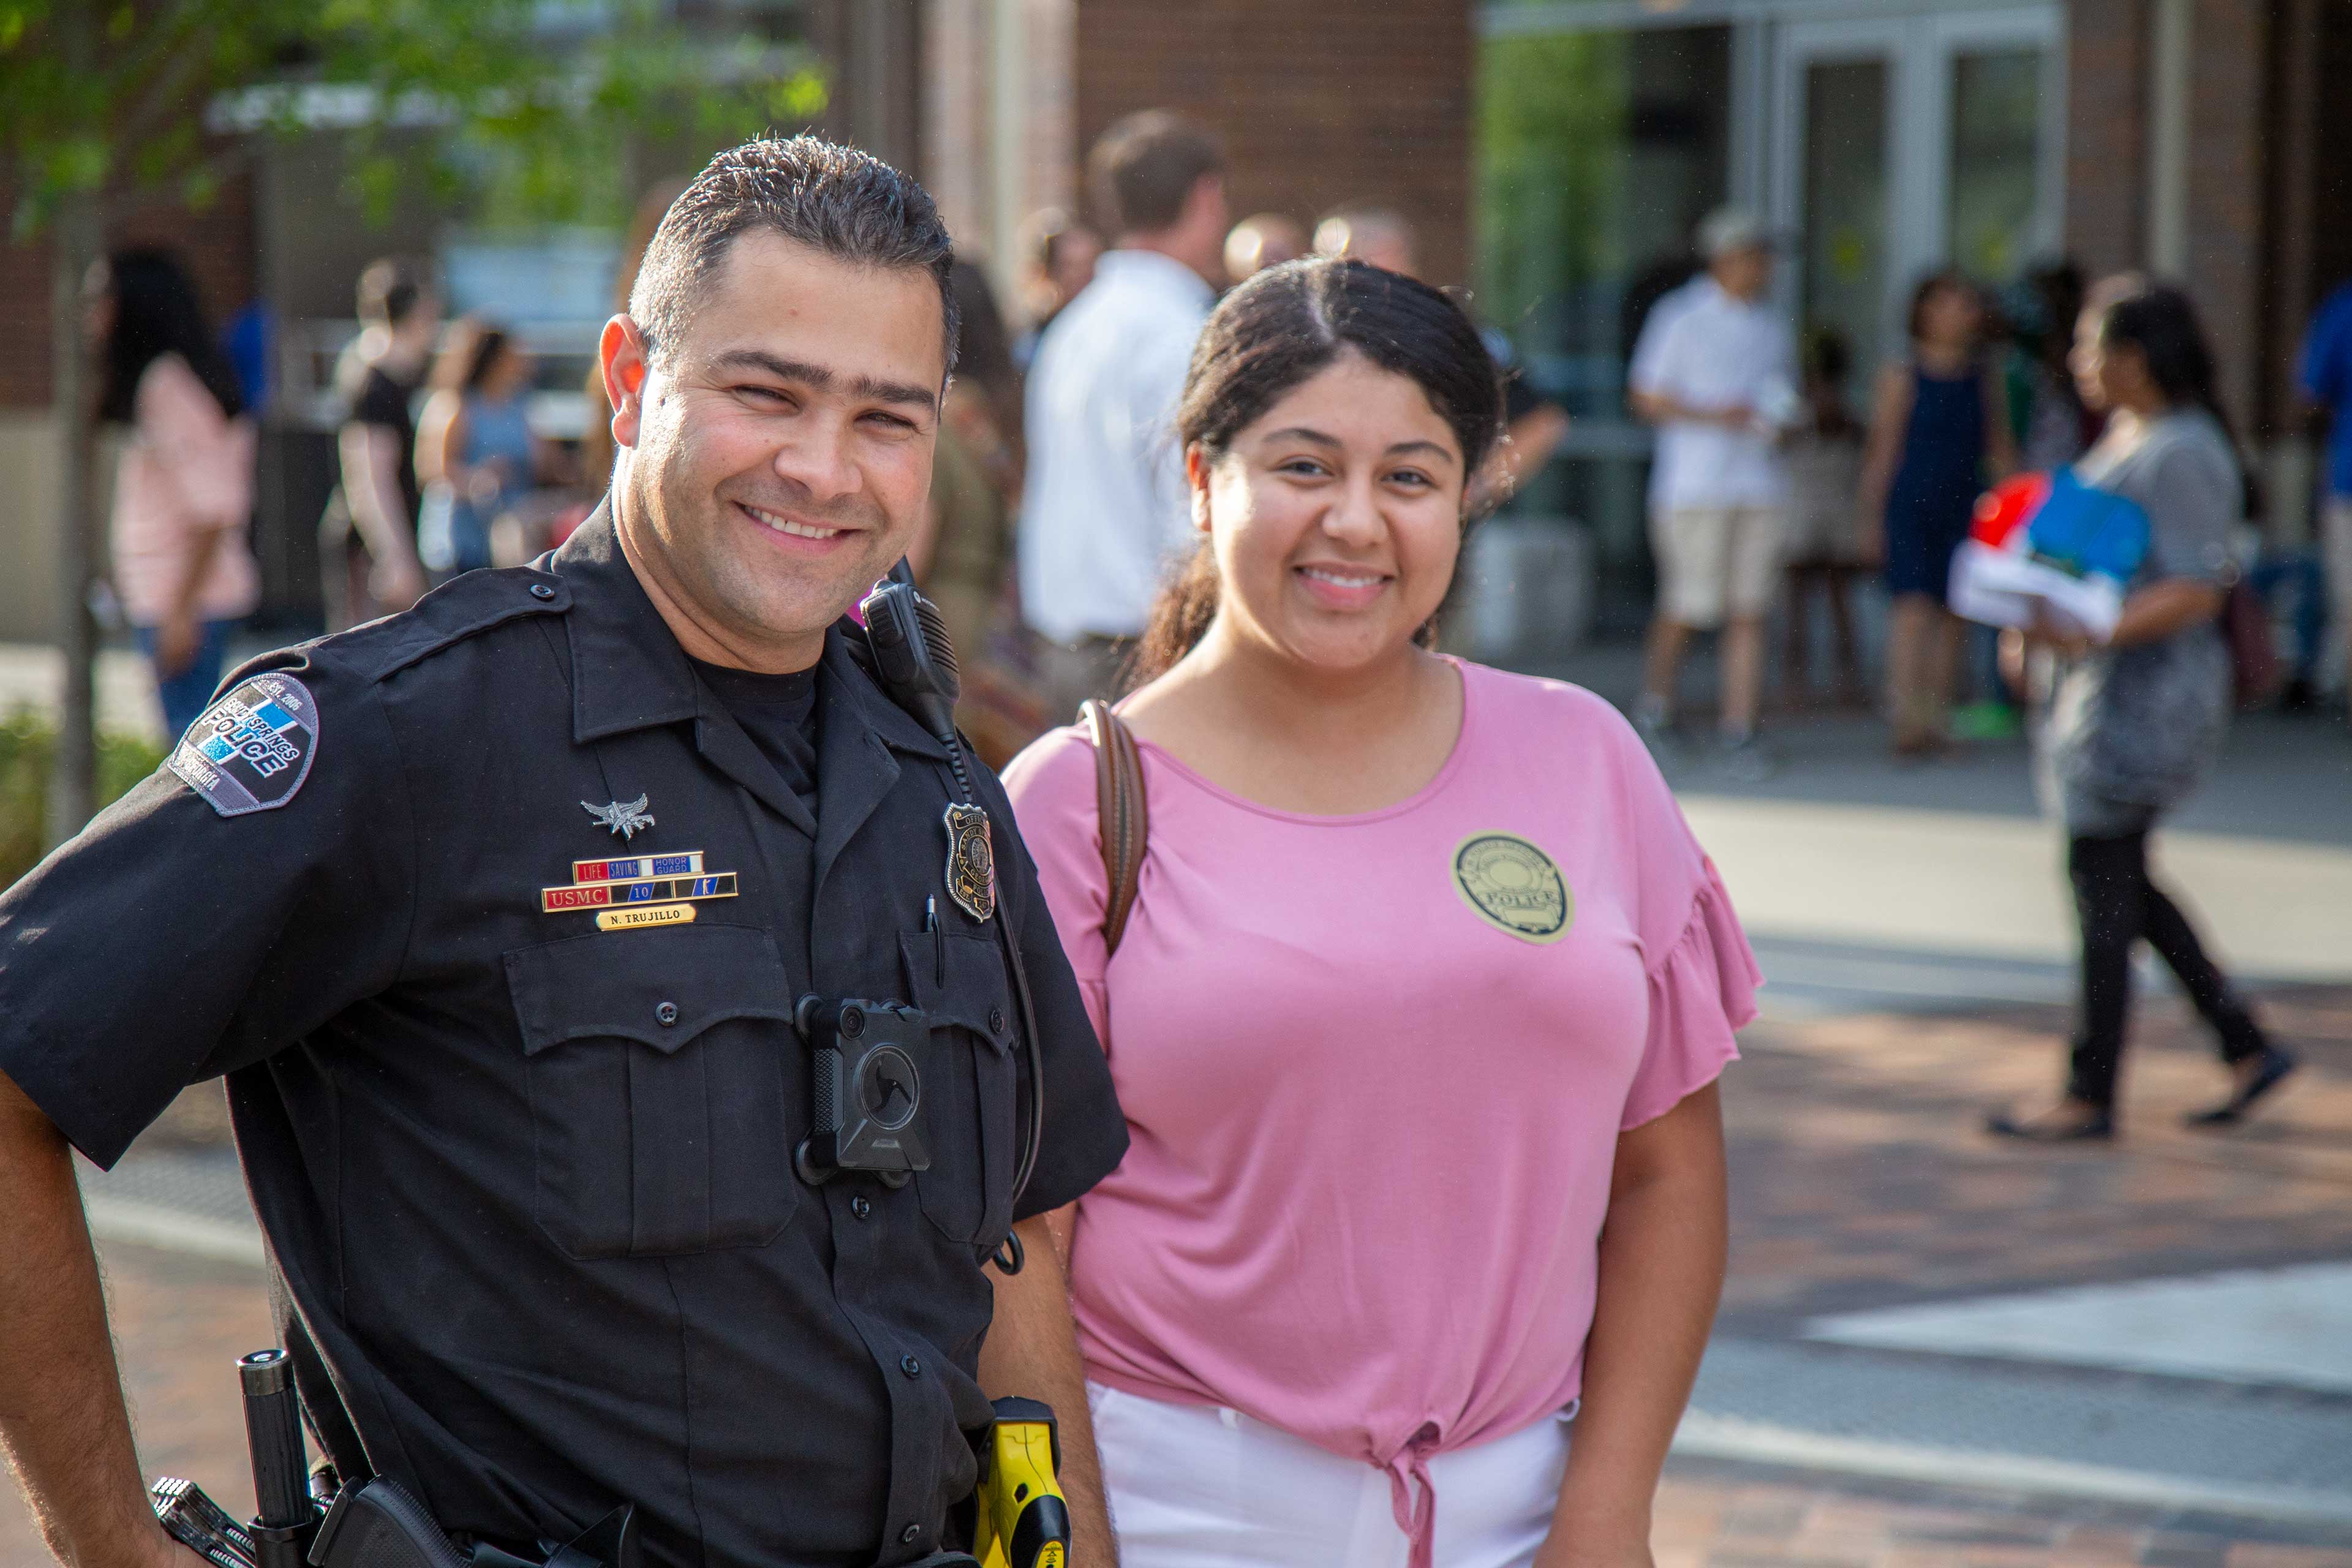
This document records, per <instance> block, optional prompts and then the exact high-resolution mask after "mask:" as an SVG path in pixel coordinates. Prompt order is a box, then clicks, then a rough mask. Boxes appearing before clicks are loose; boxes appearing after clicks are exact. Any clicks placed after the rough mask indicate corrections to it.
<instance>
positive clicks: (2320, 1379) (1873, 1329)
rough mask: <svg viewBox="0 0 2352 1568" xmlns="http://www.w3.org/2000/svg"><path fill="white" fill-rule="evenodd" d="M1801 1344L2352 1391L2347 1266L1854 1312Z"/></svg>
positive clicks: (1826, 1321) (1810, 1330)
mask: <svg viewBox="0 0 2352 1568" xmlns="http://www.w3.org/2000/svg"><path fill="white" fill-rule="evenodd" d="M1805 1337H1806V1338H1807V1339H1811V1340H1826V1341H1830V1342H1833V1343H1836V1344H1843V1345H1867V1346H1871V1347H1873V1348H1875V1349H1879V1350H1897V1351H1927V1352H1934V1353H1937V1354H1941V1355H1984V1356H2000V1357H2004V1358H2007V1359H2009V1360H2012V1361H2041V1362H2061V1363H2066V1364H2068V1365H2072V1366H2095V1367H2107V1368H2112V1369H2116V1370H2118V1371H2124V1372H2156V1373H2170V1374H2172V1375H2174V1376H2177V1377H2210V1378H2220V1379H2223V1380H2226V1381H2229V1382H2233V1383H2255V1384H2284V1385H2285V1386H2288V1387H2294V1388H2310V1389H2317V1390H2320V1391H2322V1392H2325V1393H2331V1394H2343V1393H2352V1263H2305V1264H2297V1265H2294V1266H2293V1267H2291V1268H2245V1269H2232V1270H2231V1271H2229V1272H2227V1273H2218V1274H2200V1275H2189V1276H2182V1277H2179V1278H2174V1279H2143V1280H2138V1281H2136V1282H2134V1283H2131V1284H2126V1285H2091V1286H2074V1287H2069V1288H2067V1289H2063V1290H2034V1291H2030V1292H2026V1293H2023V1294H2020V1295H2014V1296H1990V1297H1983V1298H1979V1299H1978V1300H1967V1301H1944V1302H1937V1303H1932V1304H1928V1305H1923V1306H1915V1307H1889V1308H1883V1309H1881V1310H1876V1311H1870V1312H1848V1313H1843V1314H1840V1315H1838V1316H1834V1317H1824V1318H1815V1319H1814V1320H1813V1321H1811V1322H1810V1323H1808V1324H1807V1325H1806V1327H1805Z"/></svg>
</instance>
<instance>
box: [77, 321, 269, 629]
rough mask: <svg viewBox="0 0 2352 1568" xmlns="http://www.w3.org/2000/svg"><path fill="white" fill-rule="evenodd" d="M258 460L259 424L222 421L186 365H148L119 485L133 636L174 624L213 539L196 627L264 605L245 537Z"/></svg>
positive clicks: (122, 589)
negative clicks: (201, 548) (177, 603)
mask: <svg viewBox="0 0 2352 1568" xmlns="http://www.w3.org/2000/svg"><path fill="white" fill-rule="evenodd" d="M253 457H254V434H253V421H251V420H250V419H246V418H236V419H231V418H228V417H227V416H225V415H223V414H222V412H221V405H220V403H219V401H218V400H217V399H215V397H214V396H213V395H212V393H211V392H210V391H208V390H207V389H206V388H205V384H204V383H203V382H202V381H200V380H198V379H197V377H196V373H195V372H194V371H193V370H191V369H189V368H188V362H187V361H185V360H184V359H182V358H181V357H180V356H179V355H177V354H159V355H157V356H156V357H155V359H154V360H153V361H152V363H149V365H148V366H147V369H146V372H145V374H142V375H141V376H140V378H139V391H138V394H137V396H136V398H135V399H134V405H133V416H132V424H131V432H130V439H129V440H128V441H127V442H126V443H125V445H124V446H123V448H122V458H121V466H120V467H119V468H117V469H116V470H115V479H114V521H113V527H112V531H111V540H112V546H113V552H114V590H115V592H116V593H117V594H118V595H121V599H122V610H123V614H124V615H126V616H129V617H130V619H131V624H132V625H133V626H158V625H161V624H162V623H163V620H164V619H165V618H166V617H167V616H170V614H171V611H172V605H173V599H174V597H175V596H176V595H178V593H179V591H180V584H182V583H183V582H184V580H185V579H186V576H187V570H188V557H189V554H190V552H192V551H193V550H194V548H195V546H196V545H197V543H198V542H201V541H202V539H203V538H204V536H205V534H206V533H209V532H215V531H217V532H219V533H221V534H222V536H223V537H222V539H221V542H220V543H219V545H218V546H217V547H215V550H214V551H213V557H212V561H211V563H209V564H208V565H207V566H206V567H205V575H204V580H203V582H202V583H201V584H198V586H197V589H196V605H195V609H196V618H197V619H198V620H204V621H228V620H235V619H236V618H237V617H238V616H244V615H248V614H250V613H251V612H252V610H253V607H254V605H257V604H258V603H259V602H260V599H261V573H260V570H259V568H257V566H256V565H255V564H254V560H253V550H252V547H251V546H249V545H248V544H247V542H246V533H245V531H246V523H247V519H248V517H249V516H250V515H251V513H252V510H253Z"/></svg>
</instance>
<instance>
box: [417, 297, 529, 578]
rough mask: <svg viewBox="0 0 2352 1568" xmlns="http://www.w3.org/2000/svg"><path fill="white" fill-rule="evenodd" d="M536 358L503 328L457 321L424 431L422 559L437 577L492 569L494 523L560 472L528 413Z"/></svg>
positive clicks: (420, 457)
mask: <svg viewBox="0 0 2352 1568" xmlns="http://www.w3.org/2000/svg"><path fill="white" fill-rule="evenodd" d="M530 376H531V364H530V355H529V354H527V353H524V352H523V350H522V347H521V345H520V344H519V343H517V342H515V341H514V335H513V334H512V333H511V332H509V331H506V330H505V329H504V328H502V327H496V326H492V325H490V324H489V323H488V322H486V321H472V320H467V321H460V322H458V323H457V331H456V332H455V333H454V334H452V336H451V338H450V342H449V346H448V347H447V348H445V349H443V350H442V351H441V358H440V361H439V363H436V365H435V366H434V369H433V395H432V396H431V397H429V398H427V399H426V400H425V416H424V417H423V418H422V419H420V420H418V421H417V424H416V479H417V482H418V485H419V486H420V487H421V489H422V490H423V494H424V504H423V507H422V509H421V510H420V513H419V516H418V518H417V525H416V552H417V555H418V556H419V558H420V559H422V560H423V561H424V563H425V569H426V570H427V571H430V572H432V573H433V574H435V576H436V580H438V579H446V578H449V577H454V576H456V575H457V574H458V573H460V572H471V571H474V570H476V569H477V568H478V567H483V566H488V565H489V564H491V560H490V555H491V552H490V525H491V523H492V522H494V521H496V520H497V519H498V517H499V514H500V513H501V512H503V511H505V510H507V509H508V508H509V507H511V506H512V505H514V503H515V502H516V501H517V500H520V499H521V498H522V496H523V495H524V494H525V493H527V492H528V491H529V490H530V489H531V488H532V486H533V485H535V484H537V483H538V482H539V481H540V480H541V479H545V478H548V477H550V476H551V474H552V473H553V471H554V469H555V467H556V461H557V459H556V453H555V450H554V447H553V445H552V444H551V443H550V442H548V441H545V440H542V439H541V437H538V436H536V435H533V434H532V433H531V428H530V421H529V419H528V418H526V417H525V414H524V406H523V405H524V399H525V397H526V395H528V394H529V393H530Z"/></svg>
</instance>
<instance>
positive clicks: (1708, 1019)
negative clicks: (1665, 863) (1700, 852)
mask: <svg viewBox="0 0 2352 1568" xmlns="http://www.w3.org/2000/svg"><path fill="white" fill-rule="evenodd" d="M1701 866H1702V870H1703V873H1704V874H1703V876H1702V878H1701V880H1700V882H1699V889H1698V895H1697V897H1696V899H1694V900H1692V901H1691V905H1690V910H1689V914H1688V918H1687V920H1686V921H1685V924H1684V926H1683V931H1682V935H1681V936H1679V937H1677V938H1676V939H1675V942H1674V944H1673V945H1672V946H1670V947H1669V948H1667V949H1666V951H1665V952H1664V954H1663V955H1662V956H1661V957H1660V958H1659V959H1658V960H1657V961H1656V962H1654V963H1652V964H1651V965H1650V968H1649V984H1650V1031H1649V1036H1648V1038H1647V1039H1646V1040H1645V1041H1644V1042H1643V1047H1642V1064H1641V1066H1640V1067H1639V1068H1636V1069H1635V1071H1634V1074H1633V1088H1632V1089H1629V1090H1628V1091H1627V1092H1626V1096H1625V1114H1624V1118H1623V1120H1622V1121H1620V1122H1619V1123H1618V1126H1619V1129H1620V1130H1621V1131H1630V1130H1631V1129H1633V1128H1635V1127H1639V1126H1641V1125H1642V1124H1643V1122H1645V1121H1654V1120H1656V1119H1657V1118H1658V1117H1661V1116H1664V1114H1665V1113H1666V1112H1667V1111H1669V1110H1673V1109H1674V1108H1675V1106H1676V1105H1679V1104H1680V1103H1682V1101H1683V1100H1684V1099H1685V1097H1687V1096H1689V1095H1690V1094H1692V1093H1694V1092H1696V1090H1698V1089H1704V1088H1706V1086H1707V1085H1708V1084H1710V1083H1713V1082H1714V1081H1715V1080H1716V1079H1717V1077H1719V1076H1721V1074H1722V1072H1723V1069H1724V1068H1725V1067H1726V1066H1727V1065H1728V1064H1730V1063H1731V1062H1732V1061H1734V1060H1735V1059H1737V1058H1738V1055H1739V1047H1738V1044H1737V1042H1735V1041H1734V1040H1733V1038H1732V1034H1733V1031H1735V1030H1737V1029H1738V1028H1740V1027H1741V1026H1744V1025H1746V1024H1747V1023H1748V1021H1749V1020H1750V1019H1752V1018H1754V1017H1755V1016H1756V988H1757V987H1758V986H1759V985H1761V984H1764V973H1763V971H1761V970H1759V968H1757V966H1756V954H1755V953H1754V952H1751V951H1750V950H1749V948H1748V937H1747V934H1746V933H1745V932H1743V931H1741V930H1740V929H1739V917H1738V915H1737V914H1735V913H1734V912H1733V911H1732V908H1731V895H1730V894H1729V893H1727V892H1726V891H1725V890H1724V887H1723V879H1721V878H1720V877H1718V876H1717V875H1716V870H1715V862H1714V861H1712V860H1707V859H1705V858H1702V861H1701Z"/></svg>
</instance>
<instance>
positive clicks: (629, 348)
mask: <svg viewBox="0 0 2352 1568" xmlns="http://www.w3.org/2000/svg"><path fill="white" fill-rule="evenodd" d="M596 360H597V363H598V364H599V365H600V366H601V367H602V368H603V370H604V400H605V401H606V402H607V403H610V404H611V405H613V444H614V446H616V447H635V445H636V444H637V426H638V425H639V424H640V423H641V422H642V421H643V420H644V418H645V394H646V334H645V330H644V329H643V328H641V327H639V326H638V325H637V324H636V322H635V321H631V320H629V318H628V317H626V316H615V317H614V318H613V319H612V320H611V321H607V322H605V323H604V336H603V337H602V338H601V339H599V340H598V342H597V344H596Z"/></svg>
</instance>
